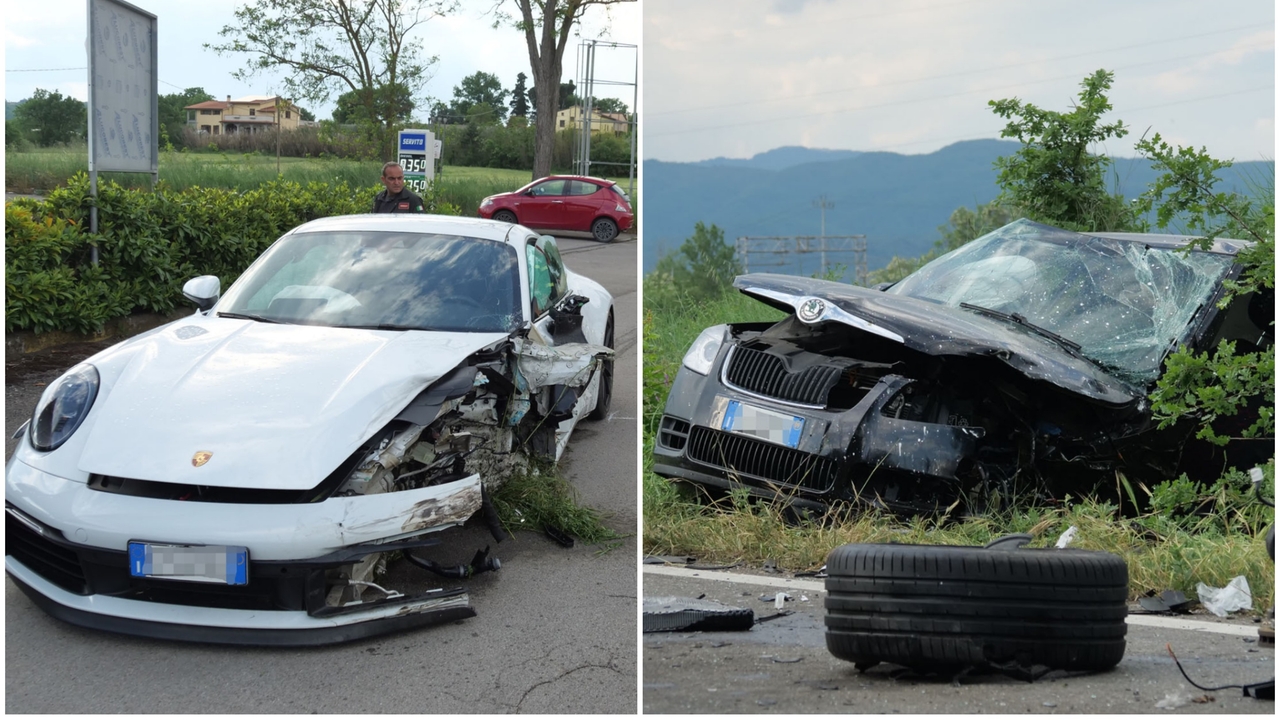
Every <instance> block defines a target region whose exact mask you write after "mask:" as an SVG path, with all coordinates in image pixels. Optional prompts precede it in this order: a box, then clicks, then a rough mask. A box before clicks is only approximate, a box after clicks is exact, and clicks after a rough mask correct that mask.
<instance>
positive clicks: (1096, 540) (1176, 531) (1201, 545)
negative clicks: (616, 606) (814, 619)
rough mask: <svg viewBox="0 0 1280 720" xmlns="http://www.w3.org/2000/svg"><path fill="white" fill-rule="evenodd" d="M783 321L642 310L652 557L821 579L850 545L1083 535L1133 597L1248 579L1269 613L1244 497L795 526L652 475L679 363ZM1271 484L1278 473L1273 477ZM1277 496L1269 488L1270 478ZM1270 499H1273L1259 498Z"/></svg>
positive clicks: (750, 314)
mask: <svg viewBox="0 0 1280 720" xmlns="http://www.w3.org/2000/svg"><path fill="white" fill-rule="evenodd" d="M779 317H780V314H779V313H778V312H777V311H774V310H772V309H771V308H769V307H767V306H765V305H763V304H761V303H759V302H757V301H755V300H751V299H750V298H747V297H745V296H743V295H741V294H739V293H731V294H729V295H726V296H725V297H724V298H723V299H719V300H713V301H708V302H702V303H671V304H670V305H668V306H666V307H659V308H654V307H647V308H646V312H645V318H644V353H645V356H644V357H645V359H644V393H643V397H644V405H645V407H644V418H645V423H644V443H643V452H644V473H643V477H642V480H641V493H642V502H643V517H644V537H643V547H644V551H645V553H646V554H652V555H690V556H694V557H697V558H698V559H699V561H700V562H702V563H715V564H721V563H724V564H729V563H734V562H742V563H746V564H749V565H758V564H760V563H763V562H764V561H765V560H772V561H774V562H776V563H777V564H778V566H779V567H782V568H786V569H790V570H797V571H799V570H816V569H817V568H819V567H821V566H822V564H823V563H825V562H826V556H827V554H828V553H829V552H830V551H831V550H832V549H833V548H835V547H837V546H839V545H843V544H845V543H850V542H889V541H894V542H900V543H922V544H940V545H983V544H986V543H987V542H988V541H990V540H992V539H994V538H997V537H1000V536H1003V535H1008V534H1010V533H1017V532H1029V533H1031V534H1032V535H1034V536H1035V537H1036V541H1035V542H1033V543H1032V546H1037V547H1041V546H1051V545H1052V544H1053V543H1054V542H1056V540H1057V538H1058V536H1059V535H1060V534H1061V533H1062V532H1063V531H1065V530H1066V529H1067V528H1068V527H1070V526H1072V525H1075V526H1077V528H1078V534H1077V536H1076V539H1075V541H1074V542H1073V543H1072V546H1073V547H1079V548H1084V549H1090V550H1106V551H1109V552H1113V553H1116V554H1117V555H1119V556H1121V557H1122V558H1124V559H1125V561H1126V563H1127V564H1128V567H1129V583H1130V594H1131V596H1133V597H1137V596H1140V595H1142V594H1143V593H1145V592H1146V591H1147V590H1157V591H1158V590H1164V589H1168V588H1173V589H1178V590H1182V591H1183V592H1185V593H1187V594H1188V596H1189V597H1195V588H1196V583H1198V582H1203V583H1206V584H1208V585H1211V586H1214V587H1223V586H1225V585H1226V584H1227V582H1228V581H1230V580H1231V578H1233V577H1235V576H1237V575H1244V576H1245V577H1246V578H1247V579H1248V581H1249V586H1250V588H1251V589H1252V590H1253V594H1254V609H1255V611H1257V612H1265V610H1266V608H1267V607H1269V606H1271V605H1272V604H1274V602H1275V599H1274V585H1275V566H1274V564H1273V563H1272V561H1271V558H1270V557H1269V556H1268V555H1267V550H1266V543H1265V535H1266V529H1267V526H1268V525H1269V524H1270V523H1271V522H1273V521H1274V513H1273V512H1272V511H1271V509H1270V508H1266V507H1263V506H1261V505H1260V504H1258V503H1256V502H1254V501H1253V500H1252V499H1251V497H1243V496H1241V495H1240V494H1239V493H1236V494H1235V495H1233V496H1231V497H1229V498H1228V497H1224V498H1223V501H1222V502H1221V503H1218V504H1216V505H1213V506H1212V507H1209V508H1202V511H1203V515H1199V516H1184V517H1182V518H1175V517H1172V516H1170V515H1169V514H1168V513H1151V514H1148V515H1145V516H1142V517H1138V518H1128V517H1123V516H1122V515H1121V514H1120V512H1119V511H1118V509H1117V508H1116V507H1115V506H1113V505H1109V504H1106V503H1102V502H1098V501H1095V500H1090V499H1083V500H1082V499H1075V500H1071V501H1068V502H1067V503H1064V504H1063V505H1062V506H1059V507H1027V506H1023V507H1020V508H1015V509H1011V510H1005V511H1002V512H998V513H990V514H987V515H984V516H981V517H971V518H964V519H956V518H932V519H921V518H917V519H914V520H903V519H901V518H895V517H891V516H888V515H884V514H879V513H862V514H860V515H857V516H851V515H848V514H844V515H839V514H837V513H835V512H830V513H828V515H827V516H825V517H822V518H817V519H811V520H806V521H804V522H802V523H799V524H797V523H796V522H795V521H794V520H791V521H788V518H787V517H786V513H785V512H784V511H783V509H782V508H781V507H780V506H779V505H777V504H774V503H768V502H761V501H756V500H748V499H747V497H746V495H745V493H730V494H728V495H723V496H720V497H718V498H716V499H715V500H714V501H712V500H711V499H710V498H709V497H707V496H706V494H705V493H701V492H695V491H693V490H691V489H690V486H688V485H684V484H673V483H671V482H669V481H667V480H665V479H663V478H660V477H658V476H657V475H655V474H654V473H653V471H652V466H653V442H654V435H655V433H656V430H657V425H658V420H659V419H660V418H661V414H662V407H663V404H664V403H665V401H666V394H667V391H668V390H669V389H670V384H671V380H672V379H674V377H675V374H676V371H677V370H679V368H680V362H681V358H682V357H683V356H684V352H685V351H686V350H687V349H688V346H689V344H690V343H692V342H693V340H694V338H696V337H697V335H698V333H700V332H701V331H702V330H703V328H705V327H708V326H710V325H716V324H719V323H724V322H748V321H758V320H772V319H777V318H779ZM1266 470H1267V474H1268V477H1269V478H1273V477H1274V463H1272V464H1269V465H1268V466H1267V468H1266ZM1269 483H1270V487H1274V480H1269ZM1264 492H1267V493H1270V492H1272V491H1270V490H1264Z"/></svg>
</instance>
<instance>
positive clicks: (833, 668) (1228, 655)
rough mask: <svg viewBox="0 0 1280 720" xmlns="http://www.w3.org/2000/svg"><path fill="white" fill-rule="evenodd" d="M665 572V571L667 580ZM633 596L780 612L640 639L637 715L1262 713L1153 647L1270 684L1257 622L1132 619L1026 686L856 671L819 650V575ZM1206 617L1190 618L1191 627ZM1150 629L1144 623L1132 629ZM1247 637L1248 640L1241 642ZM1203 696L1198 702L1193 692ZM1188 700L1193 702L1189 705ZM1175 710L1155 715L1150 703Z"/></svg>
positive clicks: (1209, 670)
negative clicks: (1103, 659)
mask: <svg viewBox="0 0 1280 720" xmlns="http://www.w3.org/2000/svg"><path fill="white" fill-rule="evenodd" d="M668 573H670V574H668ZM643 583H644V596H645V597H669V596H674V597H689V598H696V597H698V596H699V595H702V594H705V595H706V599H707V600H713V601H716V602H720V603H724V604H725V605H731V606H734V607H741V608H750V609H752V610H753V611H755V616H756V618H760V617H765V616H768V615H772V614H774V613H776V610H775V609H774V605H773V603H767V602H762V601H761V600H760V597H761V596H762V595H767V596H769V597H770V598H772V597H773V595H774V594H775V593H777V592H778V591H779V590H782V591H784V592H786V593H787V594H789V595H792V596H793V597H794V598H795V599H794V600H792V601H787V602H786V603H785V606H786V609H787V610H789V611H792V612H791V614H789V615H787V616H784V617H781V618H777V619H774V620H769V621H766V622H762V623H757V624H756V625H755V626H754V627H753V628H752V629H751V630H749V631H741V632H685V633H679V632H675V633H672V632H666V633H649V634H645V635H644V636H643V637H644V640H643V642H642V650H641V652H642V655H643V658H644V685H643V690H642V694H643V712H644V713H646V714H647V713H787V714H790V713H910V714H927V715H933V714H946V715H951V714H956V713H1000V714H1012V713H1070V714H1076V713H1108V714H1111V713H1150V714H1155V713H1163V712H1176V713H1211V714H1214V713H1264V714H1267V715H1270V714H1273V713H1274V712H1275V703H1274V702H1267V701H1262V700H1254V699H1252V698H1247V697H1244V696H1243V694H1242V693H1241V691H1240V690H1239V689H1227V690H1220V691H1215V692H1209V693H1205V692H1203V691H1201V690H1197V689H1195V688H1194V687H1192V686H1191V685H1189V684H1188V683H1187V682H1186V680H1184V679H1183V678H1182V676H1181V675H1180V674H1179V673H1178V669H1177V668H1176V667H1175V666H1174V664H1173V661H1172V660H1171V659H1170V658H1169V656H1168V654H1167V653H1166V652H1165V644H1166V643H1169V644H1171V645H1172V646H1173V649H1174V652H1176V653H1177V654H1178V658H1179V660H1181V661H1182V664H1183V667H1185V668H1186V669H1187V672H1188V674H1190V675H1191V677H1192V678H1194V679H1195V680H1196V681H1197V682H1198V683H1200V684H1201V685H1204V686H1205V687H1214V686H1220V685H1226V684H1239V683H1245V682H1257V681H1260V680H1266V679H1269V678H1273V677H1275V649H1274V647H1267V646H1261V647H1260V646H1259V644H1258V642H1257V640H1256V637H1257V629H1256V628H1257V625H1255V624H1253V623H1251V622H1249V621H1247V620H1246V621H1243V622H1242V621H1234V622H1213V623H1206V624H1209V625H1210V626H1211V630H1210V631H1205V630H1188V629H1176V628H1174V627H1170V625H1172V624H1173V622H1172V620H1171V619H1165V618H1154V617H1152V616H1142V617H1138V616H1132V615H1131V617H1130V621H1129V629H1128V635H1127V638H1126V649H1125V657H1124V659H1123V660H1122V661H1121V662H1120V664H1119V665H1118V666H1116V667H1115V668H1114V669H1113V670H1111V671H1109V672H1104V673H1095V674H1085V673H1066V672H1063V671H1055V672H1052V673H1050V674H1048V675H1046V676H1044V677H1042V678H1040V679H1039V680H1037V681H1036V682H1034V683H1027V682H1023V681H1020V680H1014V679H1012V678H1009V677H1006V676H1003V675H982V676H967V677H964V678H962V679H961V680H960V681H959V682H958V683H956V682H953V681H952V678H949V677H947V678H939V677H921V676H911V675H902V674H901V673H902V669H901V668H895V667H894V666H890V665H878V666H876V667H873V668H871V669H870V670H868V671H867V672H866V673H860V672H858V671H857V670H856V669H855V668H854V666H853V664H852V663H848V662H845V661H843V660H838V659H836V658H835V657H834V656H832V655H831V654H830V653H829V652H827V648H826V641H825V639H824V629H823V600H824V598H825V593H824V592H823V591H822V581H821V580H799V581H797V580H788V579H786V578H785V577H784V576H780V575H773V576H750V577H743V576H742V575H741V574H740V573H739V574H738V576H737V577H735V576H734V574H731V573H726V572H715V571H700V572H698V573H696V575H695V574H694V573H693V572H691V571H688V570H685V569H671V568H666V567H656V568H655V567H653V566H645V572H644V573H643ZM1206 619H1208V620H1215V618H1213V616H1211V615H1210V616H1207V618H1206V617H1205V616H1197V617H1196V620H1197V621H1199V622H1203V621H1205V620H1206ZM1139 623H1156V624H1139ZM1250 635H1252V639H1251V638H1250V637H1249V636H1250ZM1206 695H1208V696H1212V698H1213V699H1212V700H1211V701H1207V700H1206V699H1205V696H1206ZM1193 698H1199V699H1200V700H1201V701H1202V702H1195V701H1194V700H1193ZM1160 702H1165V703H1166V704H1172V705H1174V706H1175V707H1174V708H1172V709H1169V710H1165V709H1163V708H1161V707H1159V706H1158V705H1157V703H1160Z"/></svg>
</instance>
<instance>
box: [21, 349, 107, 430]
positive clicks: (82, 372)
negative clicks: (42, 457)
mask: <svg viewBox="0 0 1280 720" xmlns="http://www.w3.org/2000/svg"><path fill="white" fill-rule="evenodd" d="M97 397H98V369H97V368H95V367H94V366H92V365H89V364H86V363H81V364H79V365H77V366H75V367H73V368H71V370H69V371H67V374H66V375H63V376H62V377H60V378H58V379H57V381H56V382H54V383H53V384H52V385H50V386H49V387H48V389H46V390H45V391H44V394H43V395H41V396H40V402H39V403H37V404H36V412H35V414H34V415H32V416H31V445H32V447H34V448H35V449H37V450H41V451H44V452H48V451H50V450H55V449H57V448H58V446H60V445H62V443H64V442H66V441H67V438H69V437H71V434H72V433H74V432H75V431H76V428H78V427H80V423H83V422H84V418H85V416H86V415H88V414H89V408H91V407H93V401H94V399H95V398H97Z"/></svg>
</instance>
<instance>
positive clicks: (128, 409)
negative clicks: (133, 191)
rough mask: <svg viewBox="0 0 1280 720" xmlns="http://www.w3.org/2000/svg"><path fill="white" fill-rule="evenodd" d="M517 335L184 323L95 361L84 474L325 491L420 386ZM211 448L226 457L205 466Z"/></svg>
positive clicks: (214, 455) (83, 456)
mask: <svg viewBox="0 0 1280 720" xmlns="http://www.w3.org/2000/svg"><path fill="white" fill-rule="evenodd" d="M505 337H506V336H505V335H504V334H502V333H456V332H418V331H410V332H392V331H373V330H352V329H339V328H327V327H314V326H304V325H274V324H264V323H258V322H253V321H244V320H232V319H224V318H205V317H200V316H196V317H193V318H191V319H189V320H185V321H179V322H176V323H173V324H171V325H168V326H166V327H164V328H162V329H161V330H159V331H158V332H155V333H151V334H149V335H146V336H144V337H140V338H137V339H135V340H134V341H131V342H128V343H125V344H123V345H121V346H118V347H117V348H114V349H113V350H110V351H108V352H106V353H104V354H103V355H101V356H99V357H98V358H94V359H93V360H91V362H93V363H94V364H95V365H98V366H99V370H100V372H101V374H102V375H103V387H102V388H101V389H100V391H99V395H98V398H97V400H96V402H95V405H94V408H93V411H92V414H93V415H96V416H97V417H96V418H95V419H94V422H93V424H92V428H91V430H90V436H89V438H88V439H87V441H86V443H85V447H84V450H83V452H82V454H81V456H80V462H79V468H80V470H82V471H84V472H87V473H99V474H102V475H111V476H116V477H125V478H132V479H138V480H153V481H159V482H172V483H185V484H193V485H213V486H221V487H244V488H267V489H296V490H303V489H307V488H311V487H314V486H315V485H317V484H319V483H320V481H321V480H323V479H324V478H325V477H326V476H327V475H328V474H329V473H331V472H332V471H333V470H334V469H335V468H337V467H338V465H339V464H341V463H342V461H343V460H345V459H346V458H347V457H348V456H349V455H350V454H351V453H352V452H354V451H355V450H356V448H358V447H359V446H360V444H361V443H362V442H364V441H365V440H366V439H367V438H369V437H370V436H371V435H373V433H375V432H377V431H378V430H379V429H380V428H382V426H383V425H385V424H386V423H387V422H388V421H390V420H391V418H393V417H395V415H396V413H398V412H399V411H400V409H402V408H403V407H404V406H405V405H406V404H408V402H409V401H410V400H412V399H413V398H414V396H415V395H417V393H418V392H419V391H421V390H422V389H423V388H425V387H426V386H427V385H429V384H431V383H432V382H434V381H435V380H437V379H439V378H440V377H441V376H443V375H444V374H446V373H448V372H449V371H450V370H452V369H453V368H454V367H456V366H457V365H458V364H460V363H461V362H462V361H463V360H465V359H466V358H467V356H469V355H470V354H472V353H474V352H476V351H477V350H480V349H482V348H484V347H486V346H489V345H492V344H494V343H496V342H498V341H500V340H502V339H503V338H505ZM86 429H88V426H86ZM198 452H207V453H212V455H211V456H210V457H209V459H208V461H207V462H206V463H205V464H203V465H202V466H200V467H196V466H195V462H194V460H193V458H194V456H195V454H196V453H198Z"/></svg>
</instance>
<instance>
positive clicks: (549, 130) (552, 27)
mask: <svg viewBox="0 0 1280 720" xmlns="http://www.w3.org/2000/svg"><path fill="white" fill-rule="evenodd" d="M518 4H519V6H520V13H521V15H522V16H523V17H522V19H523V21H524V24H525V28H526V30H525V42H526V44H527V45H528V48H529V67H530V69H531V70H533V86H534V87H535V88H537V90H538V92H537V96H538V97H537V112H538V117H537V122H536V123H535V124H534V140H533V179H534V180H537V179H538V178H542V177H546V176H548V175H550V174H551V160H552V157H553V156H554V155H555V150H556V111H557V110H559V108H560V72H561V64H560V63H561V59H562V58H563V57H564V48H565V44H566V41H567V40H568V36H569V29H570V28H571V27H572V26H573V21H574V20H575V19H576V14H577V13H578V11H579V8H578V6H579V5H580V4H581V0H566V2H565V6H566V7H565V9H564V10H562V11H558V10H557V6H558V5H559V0H519V2H518ZM534 12H537V13H539V14H540V15H541V18H540V19H541V21H542V22H541V25H542V27H541V30H542V34H541V37H537V38H535V36H534V30H533V28H535V27H536V26H537V24H536V23H535V22H534V19H533V14H534Z"/></svg>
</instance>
